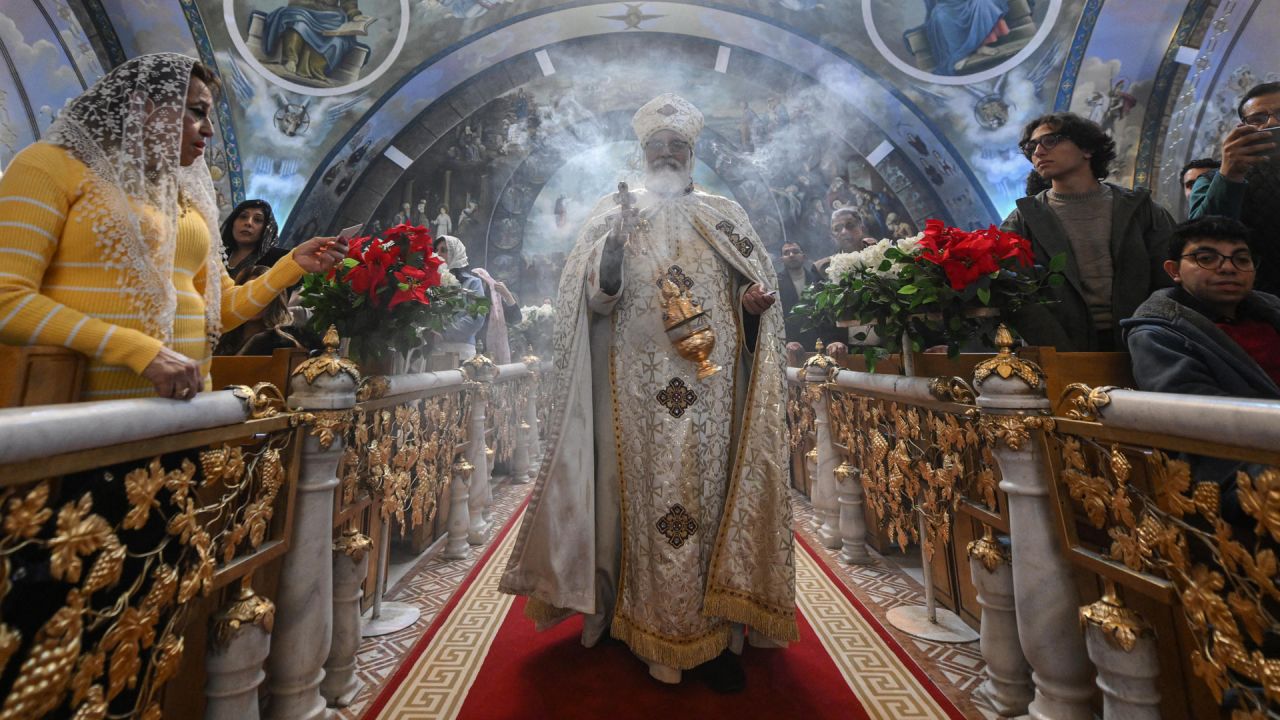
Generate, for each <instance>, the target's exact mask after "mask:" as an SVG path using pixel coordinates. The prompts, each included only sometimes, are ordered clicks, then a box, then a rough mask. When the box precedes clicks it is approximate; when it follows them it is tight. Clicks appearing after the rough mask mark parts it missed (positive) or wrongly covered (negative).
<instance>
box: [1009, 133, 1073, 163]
mask: <svg viewBox="0 0 1280 720" xmlns="http://www.w3.org/2000/svg"><path fill="white" fill-rule="evenodd" d="M1067 139H1068V138H1067V136H1066V135H1063V134H1062V133H1045V134H1044V135H1041V136H1040V137H1038V138H1031V139H1029V140H1027V141H1026V142H1024V143H1022V145H1021V146H1020V147H1021V148H1022V154H1023V155H1026V156H1027V159H1028V160H1030V159H1031V156H1032V155H1035V154H1036V148H1037V147H1043V148H1044V151H1045V152H1049V151H1050V150H1052V149H1054V148H1056V147H1058V143H1060V142H1062V141H1063V140H1067Z"/></svg>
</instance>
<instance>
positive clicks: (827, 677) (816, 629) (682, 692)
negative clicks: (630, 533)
mask: <svg viewBox="0 0 1280 720" xmlns="http://www.w3.org/2000/svg"><path fill="white" fill-rule="evenodd" d="M519 518H520V513H518V512H517V513H516V514H515V517H514V518H513V519H512V523H511V524H509V525H508V527H507V528H505V529H504V530H503V532H502V534H501V535H499V536H498V537H497V538H495V540H494V541H493V543H492V545H491V546H490V548H489V549H488V551H487V552H486V554H485V556H484V557H483V558H482V559H481V560H480V562H478V563H477V564H476V567H475V568H474V569H473V570H472V572H471V573H470V574H469V575H468V576H467V578H466V579H465V580H464V581H463V583H462V584H461V585H460V586H459V589H458V592H457V593H456V594H455V595H454V597H453V598H452V599H451V600H450V601H449V603H448V604H447V605H446V606H445V607H444V609H442V610H441V612H440V615H439V616H438V617H437V618H436V619H435V621H434V622H433V623H432V624H431V626H430V627H429V628H428V629H427V632H426V633H425V634H424V635H423V637H422V639H421V640H420V641H419V642H418V643H417V644H416V645H415V646H414V648H413V649H412V650H411V651H410V653H409V654H408V656H407V657H406V658H405V662H404V664H403V665H402V666H401V667H400V668H399V669H398V670H397V671H396V673H395V674H394V675H393V676H392V677H391V679H390V680H389V682H388V685H387V687H385V688H383V690H382V692H381V693H380V694H379V695H378V697H377V698H376V699H375V700H374V702H373V703H372V704H371V705H370V706H369V708H368V709H367V710H366V711H365V715H364V717H365V718H366V719H368V720H373V719H374V718H396V719H397V720H407V719H409V718H433V719H437V720H454V719H455V718H456V719H458V720H506V719H509V718H510V719H515V718H520V719H521V720H543V719H546V720H579V719H581V720H587V719H596V718H604V719H606V720H630V719H632V718H635V719H636V720H639V719H641V718H643V719H644V720H653V719H654V718H661V717H666V716H670V715H677V714H678V715H680V716H687V717H699V716H701V717H710V718H732V719H733V720H753V719H757V718H760V719H763V718H802V719H803V720H824V719H826V718H832V719H835V718H840V719H841V720H860V719H862V718H875V719H876V720H906V719H907V718H952V719H957V718H963V717H964V715H963V714H962V713H961V712H960V711H959V710H958V709H957V708H956V707H955V706H954V705H953V704H952V703H951V702H950V701H949V700H947V698H946V697H945V696H944V695H943V694H942V692H941V691H940V690H939V688H938V687H937V686H936V685H934V684H933V683H932V682H930V681H929V680H928V678H927V677H926V676H925V675H924V673H923V672H922V671H921V670H920V668H919V667H918V666H917V665H916V663H915V662H914V661H913V660H912V659H911V658H910V657H909V656H908V655H907V654H906V651H905V650H904V649H903V648H902V647H901V646H900V645H898V644H897V643H896V642H895V641H894V640H893V638H892V637H891V636H890V635H889V634H888V633H887V632H886V631H885V630H884V628H883V627H881V626H880V625H879V623H878V622H877V621H876V620H875V619H874V618H873V617H872V616H871V614H870V613H869V612H868V611H867V610H866V609H865V608H863V607H862V606H861V605H860V603H858V601H857V599H856V598H854V597H853V595H852V594H850V593H849V591H848V589H847V588H845V587H844V586H843V585H842V584H841V583H840V582H839V581H838V580H836V579H835V577H834V575H833V574H832V573H831V571H830V569H829V568H827V567H826V566H825V565H824V564H823V563H822V562H821V561H819V560H817V559H816V558H815V557H814V556H813V555H812V551H811V550H810V549H809V548H807V547H806V546H805V545H804V543H803V542H799V543H797V548H796V559H797V563H796V564H797V568H796V578H797V582H796V588H797V604H798V606H799V608H800V609H801V611H802V612H801V615H800V641H799V642H798V643H792V644H791V646H790V647H788V648H786V649H784V650H765V649H759V648H752V647H747V648H746V649H745V651H744V654H743V656H742V664H743V669H744V670H745V672H746V676H747V688H746V690H745V691H743V692H742V693H738V694H733V695H720V694H717V693H715V692H713V691H712V690H710V689H709V688H708V687H706V686H705V685H704V684H703V683H702V682H701V681H700V680H699V678H698V677H697V676H696V675H695V674H694V673H691V672H687V673H686V674H685V679H684V682H683V683H681V684H680V685H677V686H670V685H664V684H662V683H659V682H657V681H655V680H653V679H651V678H650V677H649V675H648V670H647V668H646V667H645V665H644V663H642V662H641V661H640V660H639V659H637V658H636V657H635V656H634V655H632V654H631V652H630V651H629V650H628V649H627V648H626V647H625V646H624V645H622V644H620V643H616V642H611V643H607V644H603V645H601V646H598V647H595V648H590V649H588V648H584V647H582V645H581V643H580V642H579V633H580V631H581V628H582V621H581V618H577V619H574V620H570V621H567V622H565V623H562V624H561V625H559V626H557V627H555V628H553V629H551V630H549V631H547V632H543V633H539V632H536V631H534V629H533V623H532V622H530V621H529V620H528V619H526V618H525V617H524V615H523V609H524V599H523V598H519V599H516V600H515V601H514V602H513V601H512V600H511V599H510V598H509V597H507V596H503V595H499V594H498V593H497V592H496V585H497V578H498V576H499V575H500V572H501V569H502V567H503V566H504V565H505V564H506V558H507V557H508V555H509V554H510V548H511V544H512V541H513V540H514V538H513V537H510V532H511V528H512V527H513V526H514V524H515V523H517V522H518V521H519Z"/></svg>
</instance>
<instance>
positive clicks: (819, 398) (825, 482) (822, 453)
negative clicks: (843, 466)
mask: <svg viewBox="0 0 1280 720" xmlns="http://www.w3.org/2000/svg"><path fill="white" fill-rule="evenodd" d="M814 358H824V359H826V360H830V358H827V357H826V356H825V355H822V354H821V351H819V354H817V355H815V356H814ZM833 362H834V361H833ZM829 367H830V366H828V365H822V364H820V363H815V362H814V361H813V358H811V359H810V360H808V361H807V362H806V363H805V366H804V382H805V388H804V394H805V399H806V400H807V401H808V402H809V406H810V407H811V408H813V436H814V437H813V440H814V449H815V450H817V451H818V458H817V468H816V475H815V477H814V478H813V479H812V480H811V483H810V487H812V488H813V507H814V509H815V510H817V512H818V517H819V518H821V519H822V526H821V527H820V528H818V540H819V541H820V542H821V543H822V546H823V547H826V548H830V549H832V550H837V549H839V548H840V546H841V544H842V540H841V537H840V507H839V504H838V500H837V494H836V473H835V471H836V465H838V464H839V462H840V459H839V457H837V454H836V449H835V445H834V441H833V440H832V437H831V413H830V411H829V409H828V407H827V390H826V388H825V387H824V386H825V385H826V382H827V373H828V368H829Z"/></svg>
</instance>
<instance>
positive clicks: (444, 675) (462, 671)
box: [377, 513, 523, 720]
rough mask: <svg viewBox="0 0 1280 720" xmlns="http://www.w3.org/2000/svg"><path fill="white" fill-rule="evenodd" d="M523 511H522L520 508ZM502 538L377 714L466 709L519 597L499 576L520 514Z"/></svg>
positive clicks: (405, 716) (400, 718)
mask: <svg viewBox="0 0 1280 720" xmlns="http://www.w3.org/2000/svg"><path fill="white" fill-rule="evenodd" d="M521 514H522V515H523V513H521ZM511 527H512V530H511V532H508V533H507V535H506V537H504V538H503V539H502V544H501V545H499V546H498V547H497V549H496V550H494V552H493V556H492V557H490V558H489V560H488V562H486V563H485V564H484V567H482V568H481V569H480V574H479V575H477V576H476V579H475V582H473V583H471V587H469V588H467V591H466V593H464V594H463V596H462V598H461V599H459V601H458V605H457V607H455V608H454V609H453V612H451V613H449V617H447V618H445V621H444V624H443V625H441V626H440V631H439V632H437V633H436V635H435V637H433V638H432V639H431V644H430V645H428V646H427V649H426V650H425V651H424V652H423V653H422V655H420V656H418V658H417V660H415V661H413V663H414V664H413V669H412V670H411V671H410V672H409V674H408V675H406V676H405V678H404V681H403V682H401V683H400V687H399V688H397V689H396V692H395V694H394V695H392V696H391V699H390V700H388V701H387V704H386V705H385V706H383V708H382V710H381V712H379V713H378V715H377V717H378V718H395V720H417V719H418V718H421V719H422V720H427V719H428V718H430V719H431V720H454V718H456V717H457V716H458V712H459V711H461V710H462V703H463V701H465V700H466V699H467V693H468V692H470V690H471V685H472V683H474V682H475V681H476V676H477V675H479V674H480V666H481V665H483V664H484V659H485V658H486V657H487V656H488V655H489V647H490V646H491V645H493V639H494V638H495V637H497V635H498V628H500V627H502V621H503V620H505V619H506V617H507V612H508V611H509V610H510V609H511V603H512V602H514V601H515V597H514V596H511V595H504V594H502V593H500V592H498V580H499V578H500V577H501V576H502V570H503V568H505V567H506V566H507V558H509V557H510V556H511V547H512V546H513V545H514V544H515V539H516V535H517V534H518V533H517V532H516V529H518V528H519V527H520V518H519V517H517V518H516V519H515V520H514V521H513V523H512V526H511Z"/></svg>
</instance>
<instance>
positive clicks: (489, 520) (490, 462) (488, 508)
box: [480, 440, 498, 532]
mask: <svg viewBox="0 0 1280 720" xmlns="http://www.w3.org/2000/svg"><path fill="white" fill-rule="evenodd" d="M495 442H497V441H496V440H495ZM497 457H498V451H497V450H495V449H494V448H491V447H486V448H485V449H484V463H485V467H486V468H488V473H487V475H488V482H486V483H485V484H484V502H483V503H482V504H481V505H480V516H481V517H483V518H484V526H485V528H486V529H485V532H488V531H489V530H492V529H493V468H494V466H495V465H496V464H497Z"/></svg>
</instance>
